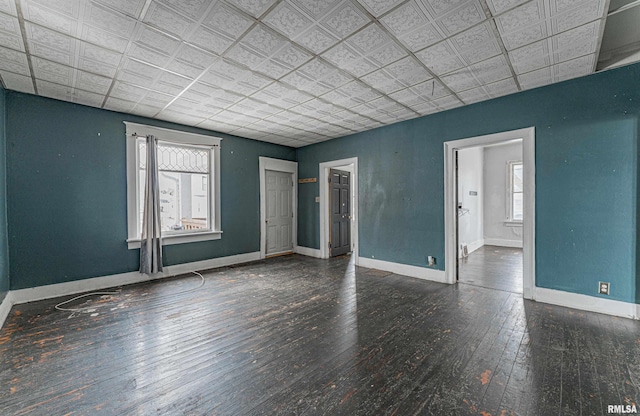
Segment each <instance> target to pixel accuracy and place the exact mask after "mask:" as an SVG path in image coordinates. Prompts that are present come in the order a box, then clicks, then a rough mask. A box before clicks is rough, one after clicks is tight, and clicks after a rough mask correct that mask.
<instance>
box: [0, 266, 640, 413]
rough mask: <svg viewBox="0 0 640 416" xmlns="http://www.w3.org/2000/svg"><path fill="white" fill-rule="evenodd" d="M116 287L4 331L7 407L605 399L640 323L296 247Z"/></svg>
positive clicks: (270, 409)
mask: <svg viewBox="0 0 640 416" xmlns="http://www.w3.org/2000/svg"><path fill="white" fill-rule="evenodd" d="M204 276H205V281H204V284H203V285H202V286H200V284H201V280H200V278H198V277H195V276H192V275H187V276H181V277H177V278H173V279H166V280H164V281H161V282H151V283H146V284H138V285H131V286H125V287H121V288H116V291H117V292H118V293H117V294H115V295H107V296H102V297H91V298H87V299H83V300H79V301H77V302H74V304H75V305H79V306H83V307H89V308H92V309H94V310H93V311H83V312H73V313H72V312H61V311H56V310H55V309H54V305H55V304H56V303H58V302H60V301H61V300H63V299H52V300H46V301H42V302H34V303H31V304H25V305H18V306H16V307H14V309H13V310H12V312H11V315H10V316H9V318H8V319H7V322H6V324H5V326H4V328H3V329H2V330H1V331H0V414H2V415H57V414H61V415H62V414H75V415H112V414H141V415H142V414H143V415H216V414H217V415H263V414H266V415H271V414H284V415H318V414H320V415H411V414H421V415H422V414H424V415H476V414H477V415H485V416H486V415H489V414H490V415H492V416H511V415H552V414H553V415H556V414H558V415H573V414H575V415H599V414H606V409H607V405H610V404H631V403H636V404H637V400H638V397H640V390H639V388H638V384H639V383H640V380H639V379H640V375H639V371H640V324H639V323H638V322H635V321H630V320H624V319H619V318H612V317H608V316H603V315H598V314H593V313H587V312H580V311H573V310H569V309H564V308H560V307H555V306H550V305H544V304H538V303H535V302H529V301H524V300H523V299H522V298H521V295H520V294H518V293H514V292H513V291H501V290H494V289H487V288H482V287H476V286H473V285H468V284H460V285H454V286H448V285H443V284H438V283H432V282H426V281H423V280H417V279H411V278H408V277H403V276H397V275H394V274H390V273H387V272H380V271H377V270H372V269H365V268H358V267H355V266H353V264H352V263H350V259H349V257H340V258H334V259H330V260H328V261H327V260H319V259H311V258H307V257H302V256H297V255H292V256H284V257H277V258H273V259H268V260H265V261H259V262H254V263H250V264H246V265H241V266H237V267H225V268H220V269H214V270H208V271H205V272H204Z"/></svg>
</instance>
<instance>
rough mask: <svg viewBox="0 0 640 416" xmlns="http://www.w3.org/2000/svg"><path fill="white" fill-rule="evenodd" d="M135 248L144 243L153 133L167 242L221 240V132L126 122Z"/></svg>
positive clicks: (129, 203)
mask: <svg viewBox="0 0 640 416" xmlns="http://www.w3.org/2000/svg"><path fill="white" fill-rule="evenodd" d="M125 124H126V130H127V139H126V140H127V220H128V238H127V243H128V245H129V248H138V247H140V232H141V228H142V206H143V200H144V183H145V178H146V156H145V155H146V142H145V137H146V136H147V135H153V136H155V137H156V138H157V139H158V177H159V182H160V220H161V227H162V237H163V244H164V245H169V244H180V243H188V242H195V241H204V240H215V239H219V238H220V237H221V234H222V231H221V230H220V181H219V177H220V141H221V139H220V138H217V137H212V136H205V135H200V134H193V133H186V132H181V131H176V130H168V129H163V128H159V127H152V126H145V125H142V124H135V123H129V122H125Z"/></svg>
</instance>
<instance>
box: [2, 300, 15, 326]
mask: <svg viewBox="0 0 640 416" xmlns="http://www.w3.org/2000/svg"><path fill="white" fill-rule="evenodd" d="M14 304H15V302H14V301H13V292H11V291H9V292H7V294H6V295H5V296H4V299H3V300H2V303H0V328H2V327H3V326H4V321H6V320H7V317H8V316H9V313H10V312H11V308H12V307H13V305H14Z"/></svg>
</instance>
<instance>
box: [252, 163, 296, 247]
mask: <svg viewBox="0 0 640 416" xmlns="http://www.w3.org/2000/svg"><path fill="white" fill-rule="evenodd" d="M258 165H259V171H260V258H261V259H264V258H265V257H266V255H267V224H266V220H267V195H266V188H267V184H266V180H267V171H268V170H275V171H278V172H285V173H290V174H291V179H292V181H293V192H292V193H291V207H292V210H293V219H292V221H293V227H291V233H292V236H291V241H293V249H292V252H295V251H296V249H297V247H298V162H292V161H290V160H281V159H273V158H270V157H265V156H260V157H259V158H258Z"/></svg>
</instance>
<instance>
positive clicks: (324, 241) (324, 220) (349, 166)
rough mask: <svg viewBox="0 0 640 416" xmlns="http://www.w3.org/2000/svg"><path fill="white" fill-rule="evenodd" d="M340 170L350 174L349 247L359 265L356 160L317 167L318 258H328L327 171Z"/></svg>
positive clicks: (346, 160) (327, 163) (350, 159)
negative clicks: (318, 192)
mask: <svg viewBox="0 0 640 416" xmlns="http://www.w3.org/2000/svg"><path fill="white" fill-rule="evenodd" d="M330 169H340V170H345V171H347V172H350V173H351V197H352V198H353V204H352V206H351V217H352V220H351V247H352V256H354V259H355V260H354V261H355V264H356V265H358V263H359V259H360V258H359V255H358V252H359V244H358V229H359V227H358V221H359V217H360V216H359V214H358V158H357V157H351V158H347V159H339V160H332V161H329V162H322V163H320V165H319V166H318V180H319V181H320V195H319V196H320V258H322V259H328V258H329V225H330V224H331V220H330V219H329V170H330Z"/></svg>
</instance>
